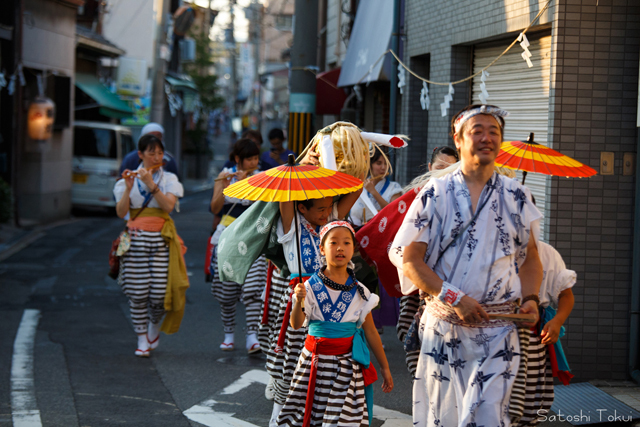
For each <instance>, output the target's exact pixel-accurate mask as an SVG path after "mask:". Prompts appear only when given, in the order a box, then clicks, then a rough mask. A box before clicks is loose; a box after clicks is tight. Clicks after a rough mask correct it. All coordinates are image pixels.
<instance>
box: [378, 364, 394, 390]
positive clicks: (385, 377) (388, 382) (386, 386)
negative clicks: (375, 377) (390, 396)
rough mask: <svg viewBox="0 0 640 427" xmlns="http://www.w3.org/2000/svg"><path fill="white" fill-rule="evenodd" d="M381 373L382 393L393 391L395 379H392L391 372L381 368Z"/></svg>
mask: <svg viewBox="0 0 640 427" xmlns="http://www.w3.org/2000/svg"><path fill="white" fill-rule="evenodd" d="M380 373H381V374H382V387H381V388H382V391H384V392H385V393H389V392H390V391H391V390H393V378H391V371H389V370H388V369H382V368H380Z"/></svg>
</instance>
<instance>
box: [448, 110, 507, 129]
mask: <svg viewBox="0 0 640 427" xmlns="http://www.w3.org/2000/svg"><path fill="white" fill-rule="evenodd" d="M478 114H489V115H491V116H493V117H494V118H495V119H496V120H497V121H498V124H500V128H502V127H504V118H505V117H507V116H508V115H509V112H508V111H505V110H502V109H500V108H498V107H492V106H490V105H481V106H480V107H478V108H472V109H471V110H467V111H465V112H464V113H462V114H460V117H458V118H457V119H456V122H455V125H454V127H455V130H456V134H457V133H459V132H460V129H462V125H463V124H464V122H466V121H467V120H469V119H470V118H471V117H473V116H477V115H478Z"/></svg>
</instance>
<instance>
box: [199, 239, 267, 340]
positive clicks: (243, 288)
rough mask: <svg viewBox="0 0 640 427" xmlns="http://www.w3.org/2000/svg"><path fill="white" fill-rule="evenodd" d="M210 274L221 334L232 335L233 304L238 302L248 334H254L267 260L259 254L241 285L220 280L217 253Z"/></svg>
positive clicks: (259, 315) (258, 322) (233, 320)
mask: <svg viewBox="0 0 640 427" xmlns="http://www.w3.org/2000/svg"><path fill="white" fill-rule="evenodd" d="M216 249H217V248H216ZM211 271H212V272H213V281H212V282H211V293H212V294H213V296H214V297H215V298H216V300H218V302H219V303H220V313H221V316H222V324H223V325H224V332H225V333H227V334H231V333H233V332H234V331H235V329H236V305H237V304H238V302H240V301H241V302H242V304H244V307H245V312H246V322H247V328H246V332H247V335H249V334H255V333H257V332H258V327H259V326H260V319H261V318H262V312H261V311H260V307H261V306H262V299H261V296H262V291H263V289H264V287H265V285H266V283H267V259H266V258H265V257H264V255H261V256H260V258H258V259H257V260H256V261H255V262H254V263H253V265H252V266H251V268H250V269H249V273H248V274H247V278H246V280H245V282H244V284H240V283H235V282H222V281H220V275H219V274H218V257H217V253H214V256H213V257H212V259H211Z"/></svg>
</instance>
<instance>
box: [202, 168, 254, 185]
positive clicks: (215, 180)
mask: <svg viewBox="0 0 640 427" xmlns="http://www.w3.org/2000/svg"><path fill="white" fill-rule="evenodd" d="M257 170H258V168H251V169H247V173H248V174H249V173H251V172H253V171H257ZM238 172H242V171H238ZM238 172H235V173H232V174H230V175H227V176H221V177H219V178H216V179H214V180H213V182H218V181H223V180H225V179H229V178H231V177H232V176H233V175H235V174H237V173H238Z"/></svg>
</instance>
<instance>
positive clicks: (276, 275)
mask: <svg viewBox="0 0 640 427" xmlns="http://www.w3.org/2000/svg"><path fill="white" fill-rule="evenodd" d="M285 292H289V281H288V280H287V278H286V277H282V275H281V274H280V272H279V271H278V270H277V269H275V270H273V273H272V274H271V290H270V292H269V295H268V298H265V301H264V302H263V306H262V307H261V308H260V313H262V314H263V315H264V304H268V309H267V323H266V324H262V323H260V329H259V330H258V342H260V349H262V352H263V353H264V354H266V355H267V359H269V351H270V347H271V343H272V342H273V340H274V339H275V340H276V341H277V340H278V334H279V333H280V325H278V324H276V321H277V318H278V311H279V309H280V300H281V299H282V295H283V294H284V293H285Z"/></svg>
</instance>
